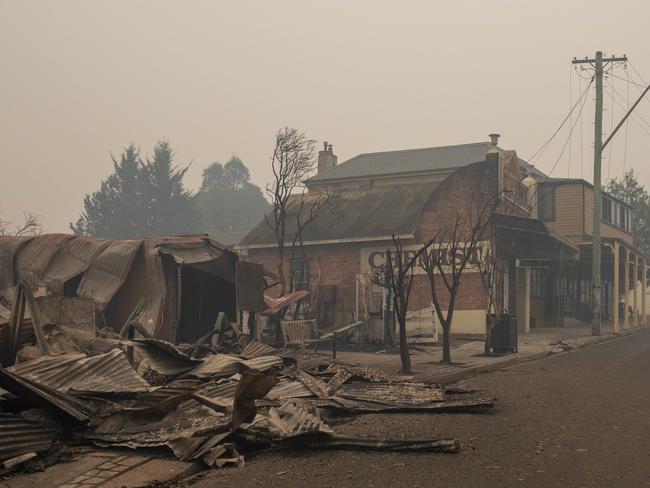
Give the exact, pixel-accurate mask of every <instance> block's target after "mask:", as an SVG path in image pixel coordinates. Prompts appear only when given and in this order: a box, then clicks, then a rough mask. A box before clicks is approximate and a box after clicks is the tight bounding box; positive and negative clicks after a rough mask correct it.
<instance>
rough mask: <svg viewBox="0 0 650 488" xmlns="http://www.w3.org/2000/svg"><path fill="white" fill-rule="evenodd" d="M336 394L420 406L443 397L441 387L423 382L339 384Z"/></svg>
mask: <svg viewBox="0 0 650 488" xmlns="http://www.w3.org/2000/svg"><path fill="white" fill-rule="evenodd" d="M336 396H338V397H342V398H349V399H351V400H362V401H367V402H374V403H382V404H385V405H394V406H398V405H404V406H420V405H428V404H430V403H433V402H440V401H443V400H444V399H445V392H444V390H443V389H440V388H437V387H435V386H431V385H427V384H425V383H366V382H354V383H346V384H344V385H341V387H339V388H338V390H337V392H336Z"/></svg>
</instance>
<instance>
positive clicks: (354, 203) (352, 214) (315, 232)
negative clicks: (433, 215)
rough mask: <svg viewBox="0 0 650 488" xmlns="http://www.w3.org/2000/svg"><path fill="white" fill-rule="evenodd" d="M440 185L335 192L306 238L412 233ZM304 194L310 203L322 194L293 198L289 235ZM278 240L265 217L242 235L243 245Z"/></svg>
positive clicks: (344, 237) (339, 238)
mask: <svg viewBox="0 0 650 488" xmlns="http://www.w3.org/2000/svg"><path fill="white" fill-rule="evenodd" d="M438 185H439V184H438V183H428V184H422V185H394V186H385V187H374V188H369V189H364V190H354V191H337V192H336V193H332V194H331V195H330V199H329V201H328V202H327V203H326V204H325V205H324V206H323V207H321V209H320V210H319V212H318V215H317V216H316V218H315V219H314V220H313V221H312V222H310V223H309V224H307V225H306V226H305V228H304V231H303V237H304V240H305V242H313V241H331V240H350V239H364V238H370V239H377V238H385V239H386V240H389V239H390V238H391V236H392V235H393V234H397V235H409V234H412V233H413V232H414V231H415V229H416V227H417V224H418V220H419V218H420V214H421V212H422V209H423V208H424V206H425V205H426V203H427V201H428V200H429V197H430V196H431V194H432V193H433V192H434V190H435V189H436V188H437V187H438ZM301 198H305V202H306V204H307V205H309V204H310V203H311V202H313V201H314V200H315V199H317V198H322V196H319V193H318V192H317V191H315V192H309V193H307V194H306V195H305V196H304V197H302V196H296V197H292V198H291V200H290V201H289V204H288V206H287V235H293V234H295V233H296V231H297V229H296V218H295V217H296V215H297V214H298V212H299V211H300V209H301ZM275 243H276V239H275V235H274V234H273V231H272V230H271V228H270V227H269V226H268V224H267V223H266V222H265V221H264V220H263V221H262V222H260V223H259V224H258V225H257V226H256V227H255V228H254V229H253V230H251V231H250V232H249V233H248V234H247V235H246V237H245V238H244V239H242V242H241V245H242V246H243V247H246V246H252V245H260V244H267V245H268V244H275Z"/></svg>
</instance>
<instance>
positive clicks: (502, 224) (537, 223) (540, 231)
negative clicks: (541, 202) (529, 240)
mask: <svg viewBox="0 0 650 488" xmlns="http://www.w3.org/2000/svg"><path fill="white" fill-rule="evenodd" d="M494 223H495V225H496V226H497V227H499V228H502V229H507V230H511V231H515V232H517V233H528V234H533V235H535V236H539V237H541V238H549V239H551V240H552V241H555V242H556V243H557V244H560V245H562V246H564V247H567V248H570V249H571V250H572V251H577V250H578V248H577V247H576V246H575V245H574V244H573V243H571V242H569V241H567V240H566V239H564V238H562V237H561V236H559V235H558V234H556V233H555V232H553V230H552V229H551V228H550V227H548V226H547V225H546V224H545V223H544V222H542V221H541V220H539V219H531V218H529V217H519V216H516V215H506V214H495V216H494Z"/></svg>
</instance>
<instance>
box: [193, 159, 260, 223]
mask: <svg viewBox="0 0 650 488" xmlns="http://www.w3.org/2000/svg"><path fill="white" fill-rule="evenodd" d="M249 180H250V172H249V171H248V168H247V167H246V166H245V165H244V163H243V162H242V161H241V159H239V158H238V157H236V156H232V157H231V158H230V160H229V161H228V162H227V163H226V164H225V165H222V164H221V163H219V162H214V163H212V164H211V165H210V166H208V167H207V168H206V169H204V170H203V182H202V183H201V190H200V191H199V193H198V194H197V196H196V199H197V205H198V209H199V213H200V215H201V225H200V228H201V231H202V232H207V233H208V234H216V233H223V232H243V231H247V230H250V229H252V228H253V226H255V225H256V224H258V223H259V222H260V220H262V218H263V217H264V214H265V213H266V212H267V211H268V210H269V209H270V204H269V203H268V202H267V201H266V199H265V198H264V195H263V194H262V190H261V189H260V188H259V187H258V186H256V185H254V184H253V183H251V182H250V181H249Z"/></svg>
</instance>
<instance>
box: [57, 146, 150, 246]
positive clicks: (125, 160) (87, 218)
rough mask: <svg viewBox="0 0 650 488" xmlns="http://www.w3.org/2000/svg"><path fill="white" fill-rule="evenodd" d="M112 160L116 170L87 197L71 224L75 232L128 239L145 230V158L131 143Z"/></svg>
mask: <svg viewBox="0 0 650 488" xmlns="http://www.w3.org/2000/svg"><path fill="white" fill-rule="evenodd" d="M111 159H112V160H113V170H114V172H113V174H111V175H110V176H109V177H108V178H106V179H105V180H103V181H102V182H101V185H100V189H99V190H98V191H96V192H94V193H92V194H90V195H86V197H85V198H84V212H83V213H82V214H81V216H80V217H79V219H78V220H77V222H76V223H72V224H70V228H71V229H72V231H73V232H74V233H75V234H84V235H93V236H96V237H103V238H113V239H128V238H133V237H137V236H138V235H140V233H141V232H142V230H143V224H144V222H145V216H144V214H143V211H144V206H143V205H142V195H141V188H142V161H141V159H140V154H139V150H138V148H137V147H136V146H134V145H133V144H131V145H130V146H129V147H127V148H126V149H125V150H124V151H122V154H121V156H120V159H119V161H118V160H117V159H116V158H115V157H114V156H111Z"/></svg>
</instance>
